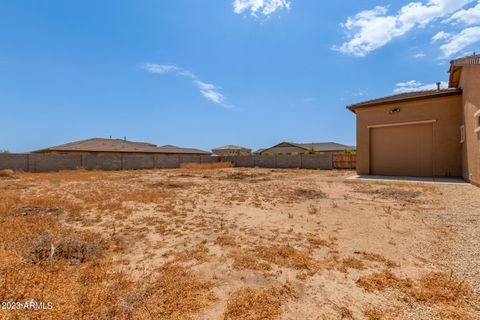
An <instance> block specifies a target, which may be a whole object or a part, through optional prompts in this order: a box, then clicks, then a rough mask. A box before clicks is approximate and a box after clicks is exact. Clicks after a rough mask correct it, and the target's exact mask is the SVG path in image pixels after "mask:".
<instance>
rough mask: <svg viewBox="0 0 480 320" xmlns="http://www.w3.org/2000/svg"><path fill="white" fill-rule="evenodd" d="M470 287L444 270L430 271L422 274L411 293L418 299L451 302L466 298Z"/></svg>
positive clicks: (431, 301)
mask: <svg viewBox="0 0 480 320" xmlns="http://www.w3.org/2000/svg"><path fill="white" fill-rule="evenodd" d="M469 293H470V288H469V287H468V286H467V285H466V284H465V283H464V282H463V281H460V280H458V279H457V278H455V277H454V276H453V275H452V274H448V273H445V272H430V273H427V274H426V275H424V276H422V277H421V278H420V280H419V281H418V285H417V286H416V288H415V290H413V291H412V292H411V294H412V295H413V296H414V297H415V298H416V299H417V300H420V301H425V302H430V303H453V302H458V301H461V300H464V299H466V297H467V296H468V294H469Z"/></svg>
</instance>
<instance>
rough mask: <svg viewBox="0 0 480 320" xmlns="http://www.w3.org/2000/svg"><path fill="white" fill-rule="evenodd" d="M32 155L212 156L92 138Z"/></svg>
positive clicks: (118, 140) (148, 144)
mask: <svg viewBox="0 0 480 320" xmlns="http://www.w3.org/2000/svg"><path fill="white" fill-rule="evenodd" d="M32 153H54V154H87V153H88V154H114V153H121V154H125V153H134V154H163V155H210V154H211V153H210V152H208V151H203V150H199V149H192V148H179V147H176V146H171V145H166V146H162V147H157V145H155V144H153V143H148V142H133V141H127V140H126V139H124V140H122V139H103V138H92V139H87V140H80V141H75V142H71V143H67V144H62V145H59V146H55V147H50V148H46V149H41V150H36V151H32Z"/></svg>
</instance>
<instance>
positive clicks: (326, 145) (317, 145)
mask: <svg viewBox="0 0 480 320" xmlns="http://www.w3.org/2000/svg"><path fill="white" fill-rule="evenodd" d="M281 144H289V145H291V146H294V147H298V148H301V149H304V150H308V149H310V148H314V149H315V151H319V152H324V151H325V152H326V151H343V150H345V149H355V147H352V146H347V145H344V144H340V143H336V142H313V143H295V142H285V141H284V142H280V143H279V144H276V145H274V146H273V147H270V148H267V149H260V150H261V151H260V150H258V151H257V152H259V153H262V152H265V151H268V150H270V149H273V148H276V147H278V146H279V145H281Z"/></svg>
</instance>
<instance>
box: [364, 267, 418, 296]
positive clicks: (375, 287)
mask: <svg viewBox="0 0 480 320" xmlns="http://www.w3.org/2000/svg"><path fill="white" fill-rule="evenodd" d="M357 284H358V285H359V286H360V287H362V288H364V289H365V290H367V291H369V292H373V291H385V290H386V289H397V290H400V291H402V292H406V291H409V290H411V289H412V288H413V281H412V280H410V279H399V278H398V277H397V276H395V275H394V274H393V273H392V272H391V271H390V270H388V269H385V270H383V271H382V272H378V273H373V274H370V275H367V276H363V277H360V278H359V279H358V280H357Z"/></svg>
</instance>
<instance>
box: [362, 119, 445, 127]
mask: <svg viewBox="0 0 480 320" xmlns="http://www.w3.org/2000/svg"><path fill="white" fill-rule="evenodd" d="M435 122H437V120H420V121H408V122H394V123H382V124H374V125H371V126H368V127H367V128H368V129H371V128H383V127H397V126H408V125H415V124H425V123H435Z"/></svg>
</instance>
